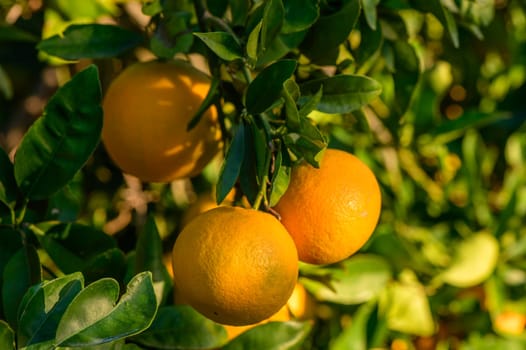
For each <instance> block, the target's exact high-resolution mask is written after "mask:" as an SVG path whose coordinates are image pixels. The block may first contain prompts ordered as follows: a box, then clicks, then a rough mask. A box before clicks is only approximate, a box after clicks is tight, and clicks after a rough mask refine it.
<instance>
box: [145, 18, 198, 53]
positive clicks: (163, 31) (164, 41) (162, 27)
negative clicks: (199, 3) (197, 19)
mask: <svg viewBox="0 0 526 350" xmlns="http://www.w3.org/2000/svg"><path fill="white" fill-rule="evenodd" d="M191 18H192V15H191V14H190V13H189V12H185V11H179V12H164V16H163V17H161V21H160V22H159V23H158V25H157V27H156V28H155V31H154V33H153V36H152V37H151V38H150V49H151V50H152V51H153V53H154V54H155V55H156V56H157V57H160V58H166V59H173V57H174V55H175V54H177V53H187V52H188V51H189V50H190V48H191V47H192V45H193V43H194V36H193V35H192V31H191V30H189V25H190V23H189V22H190V20H191Z"/></svg>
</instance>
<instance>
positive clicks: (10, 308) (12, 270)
mask: <svg viewBox="0 0 526 350" xmlns="http://www.w3.org/2000/svg"><path fill="white" fill-rule="evenodd" d="M3 278H4V279H3V283H2V302H3V306H4V316H5V319H6V320H7V322H9V324H10V325H11V326H13V328H16V326H17V324H18V323H17V320H18V305H20V302H21V301H22V297H23V295H24V293H25V292H26V290H27V289H28V288H29V286H31V285H33V284H35V283H38V282H40V279H41V272H40V261H39V258H38V254H37V251H36V249H35V248H34V247H33V246H31V245H28V246H25V247H22V248H20V249H19V250H18V251H17V252H16V253H15V254H14V255H12V256H11V258H10V259H9V260H8V261H7V263H6V265H5V267H4V276H3Z"/></svg>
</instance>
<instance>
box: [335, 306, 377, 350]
mask: <svg viewBox="0 0 526 350" xmlns="http://www.w3.org/2000/svg"><path fill="white" fill-rule="evenodd" d="M375 305H376V303H375V302H368V303H365V304H363V305H361V306H360V307H359V308H358V310H356V312H355V313H354V314H353V320H352V322H351V323H350V324H349V325H347V327H345V328H344V329H343V331H342V332H341V333H340V334H339V335H338V336H336V337H335V338H334V339H333V340H332V341H331V344H330V347H329V349H330V350H347V349H353V350H367V349H369V348H368V347H367V321H368V320H369V316H370V315H371V313H372V312H373V310H374V308H375Z"/></svg>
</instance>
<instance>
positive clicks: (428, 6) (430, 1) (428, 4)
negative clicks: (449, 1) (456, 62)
mask: <svg viewBox="0 0 526 350" xmlns="http://www.w3.org/2000/svg"><path fill="white" fill-rule="evenodd" d="M411 4H412V5H413V6H414V7H415V8H416V9H418V10H420V11H423V12H429V13H432V14H433V15H434V16H435V17H436V18H437V19H438V20H439V21H440V23H442V25H443V26H444V28H445V29H446V30H447V31H448V33H449V37H450V38H451V42H452V43H453V45H454V46H455V47H457V48H458V47H459V38H458V28H457V22H456V21H455V18H454V17H453V14H452V13H451V12H450V11H449V10H448V9H446V8H445V7H444V6H443V5H442V2H441V1H440V0H412V1H411Z"/></svg>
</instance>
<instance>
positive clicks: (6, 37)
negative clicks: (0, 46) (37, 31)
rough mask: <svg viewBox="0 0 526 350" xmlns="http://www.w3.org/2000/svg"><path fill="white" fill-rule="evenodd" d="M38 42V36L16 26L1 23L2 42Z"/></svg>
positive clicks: (0, 37)
mask: <svg viewBox="0 0 526 350" xmlns="http://www.w3.org/2000/svg"><path fill="white" fill-rule="evenodd" d="M10 41H11V42H13V41H16V42H27V43H36V42H37V41H38V38H37V37H36V36H34V35H33V34H31V33H28V32H26V31H24V30H22V29H20V28H17V27H15V26H8V25H0V42H10Z"/></svg>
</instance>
